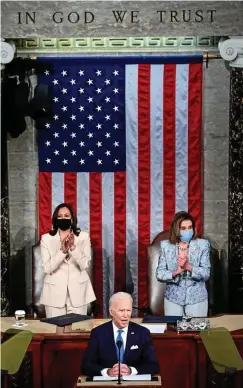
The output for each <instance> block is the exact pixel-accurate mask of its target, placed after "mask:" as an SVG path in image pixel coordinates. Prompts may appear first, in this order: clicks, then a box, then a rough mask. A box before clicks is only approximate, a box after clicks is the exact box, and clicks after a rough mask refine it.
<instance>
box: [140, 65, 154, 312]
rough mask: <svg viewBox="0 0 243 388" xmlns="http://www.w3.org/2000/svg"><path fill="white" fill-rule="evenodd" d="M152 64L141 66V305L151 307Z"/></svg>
mask: <svg viewBox="0 0 243 388" xmlns="http://www.w3.org/2000/svg"><path fill="white" fill-rule="evenodd" d="M150 71H151V67H150V65H139V66H138V306H145V305H147V287H148V286H147V285H148V277H147V276H148V262H147V245H148V244H149V243H150Z"/></svg>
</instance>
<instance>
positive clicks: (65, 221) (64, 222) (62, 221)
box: [56, 218, 72, 231]
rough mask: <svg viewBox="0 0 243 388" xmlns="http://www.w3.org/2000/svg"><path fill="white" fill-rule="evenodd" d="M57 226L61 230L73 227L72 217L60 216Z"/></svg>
mask: <svg viewBox="0 0 243 388" xmlns="http://www.w3.org/2000/svg"><path fill="white" fill-rule="evenodd" d="M56 226H57V227H58V228H59V229H61V230H63V231H64V230H68V229H71V226H72V220H71V218H58V219H57V220H56Z"/></svg>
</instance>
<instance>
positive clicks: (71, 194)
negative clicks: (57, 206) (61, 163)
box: [64, 172, 77, 214]
mask: <svg viewBox="0 0 243 388" xmlns="http://www.w3.org/2000/svg"><path fill="white" fill-rule="evenodd" d="M64 202H66V203H68V204H69V205H71V206H72V208H73V211H74V213H75V214H77V173H76V172H65V173H64Z"/></svg>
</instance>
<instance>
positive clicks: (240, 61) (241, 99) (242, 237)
mask: <svg viewBox="0 0 243 388" xmlns="http://www.w3.org/2000/svg"><path fill="white" fill-rule="evenodd" d="M219 49H220V54H221V56H222V57H223V59H225V60H226V61H229V68H230V117H229V244H228V246H229V251H228V258H229V267H228V268H229V305H230V312H232V313H233V312H234V313H243V37H230V39H227V40H224V41H221V42H220V43H219ZM225 152H227V150H225Z"/></svg>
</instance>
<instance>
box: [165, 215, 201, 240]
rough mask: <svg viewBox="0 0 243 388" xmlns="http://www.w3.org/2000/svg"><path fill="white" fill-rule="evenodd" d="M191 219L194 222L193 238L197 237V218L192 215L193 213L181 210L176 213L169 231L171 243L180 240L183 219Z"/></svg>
mask: <svg viewBox="0 0 243 388" xmlns="http://www.w3.org/2000/svg"><path fill="white" fill-rule="evenodd" d="M187 220H189V221H191V222H192V229H193V236H192V240H195V239H196V238H197V231H196V225H195V220H194V218H193V217H192V216H191V214H189V213H187V212H185V211H181V212H178V213H176V214H175V216H174V218H173V220H172V222H171V225H170V231H169V241H170V243H171V244H176V243H178V242H180V227H181V223H182V221H187Z"/></svg>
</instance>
